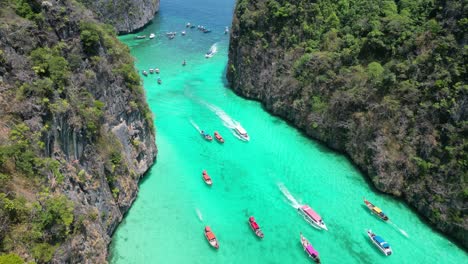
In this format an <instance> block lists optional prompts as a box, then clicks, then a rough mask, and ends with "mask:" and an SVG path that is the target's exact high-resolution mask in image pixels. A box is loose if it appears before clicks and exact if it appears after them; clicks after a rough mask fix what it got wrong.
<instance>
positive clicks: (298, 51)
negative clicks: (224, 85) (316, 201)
mask: <svg viewBox="0 0 468 264" xmlns="http://www.w3.org/2000/svg"><path fill="white" fill-rule="evenodd" d="M467 8H468V7H467V6H466V4H464V3H463V1H456V0H448V1H437V0H436V1H432V0H427V1H426V0H420V1H409V0H405V1H393V0H385V1H376V0H341V1H330V0H317V1H308V0H289V1H286V0H250V1H249V0H239V1H238V3H237V6H236V9H235V13H234V19H233V25H232V33H231V42H230V48H229V65H228V72H227V77H228V80H229V82H230V84H231V87H232V89H233V90H234V91H235V92H237V93H238V94H240V95H242V96H245V97H247V98H251V99H255V100H259V101H261V102H262V103H263V105H264V107H265V108H266V109H267V110H268V111H270V112H272V113H273V114H275V115H278V116H281V117H283V118H285V119H286V120H288V121H290V122H291V123H293V124H294V125H295V126H297V127H298V128H300V129H301V130H303V131H304V132H305V133H306V134H307V135H309V136H311V137H313V138H316V139H319V140H320V141H322V142H324V143H325V144H327V145H328V146H330V147H332V148H334V149H337V150H340V151H343V152H344V153H346V154H347V155H349V157H350V158H351V159H352V160H353V161H354V163H355V164H357V165H358V166H359V167H360V168H361V169H362V171H363V172H365V173H366V174H367V175H368V176H369V177H370V179H371V181H372V182H373V183H374V185H375V187H376V188H377V189H379V190H380V191H383V192H385V193H390V194H393V195H395V196H398V197H401V198H403V199H404V200H405V201H407V202H408V203H409V204H410V205H411V206H412V207H414V208H415V209H416V210H417V211H418V212H419V213H420V215H422V216H424V217H425V218H426V219H427V220H429V222H430V223H431V224H432V225H434V226H435V227H437V228H438V229H439V230H442V231H443V232H445V233H447V234H449V235H451V236H452V237H454V238H455V239H457V240H458V241H459V242H460V243H461V244H462V245H463V246H464V247H465V248H467V247H468V218H467V216H466V215H467V210H468V202H467V201H468V186H467V180H468V174H467V173H468V155H467V153H468V152H467V149H468V143H467V141H466V139H467V135H468V130H467V128H468V126H467V125H468V122H467V121H468V111H467V109H468V96H467V93H468V86H467V76H468V75H467V71H466V65H467V57H466V56H467V49H466V43H467V28H468V20H467V19H466V17H467V10H468V9H467Z"/></svg>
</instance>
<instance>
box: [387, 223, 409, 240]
mask: <svg viewBox="0 0 468 264" xmlns="http://www.w3.org/2000/svg"><path fill="white" fill-rule="evenodd" d="M389 223H390V224H391V226H393V227H394V228H395V229H396V230H398V231H400V233H401V234H402V235H404V236H405V237H408V238H409V235H408V233H406V231H405V230H403V229H401V228H399V227H398V226H397V225H396V224H395V223H393V222H391V221H390V222H389Z"/></svg>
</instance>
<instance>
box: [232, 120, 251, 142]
mask: <svg viewBox="0 0 468 264" xmlns="http://www.w3.org/2000/svg"><path fill="white" fill-rule="evenodd" d="M234 132H236V134H237V135H238V136H239V137H240V138H241V139H242V140H245V141H249V140H250V137H249V135H248V134H247V131H245V129H244V128H243V127H241V125H240V124H239V125H237V126H236V127H234Z"/></svg>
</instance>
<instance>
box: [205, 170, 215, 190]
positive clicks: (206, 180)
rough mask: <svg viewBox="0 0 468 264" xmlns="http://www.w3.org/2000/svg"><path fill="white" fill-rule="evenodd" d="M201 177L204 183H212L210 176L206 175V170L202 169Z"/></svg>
mask: <svg viewBox="0 0 468 264" xmlns="http://www.w3.org/2000/svg"><path fill="white" fill-rule="evenodd" d="M202 178H203V181H205V183H206V184H208V185H209V186H211V185H212V184H213V181H211V178H210V176H209V175H208V173H207V172H206V170H203V172H202Z"/></svg>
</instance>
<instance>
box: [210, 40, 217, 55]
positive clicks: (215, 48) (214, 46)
mask: <svg viewBox="0 0 468 264" xmlns="http://www.w3.org/2000/svg"><path fill="white" fill-rule="evenodd" d="M210 51H211V52H213V53H216V52H217V51H218V43H217V42H216V43H215V44H213V45H211V47H210Z"/></svg>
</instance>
